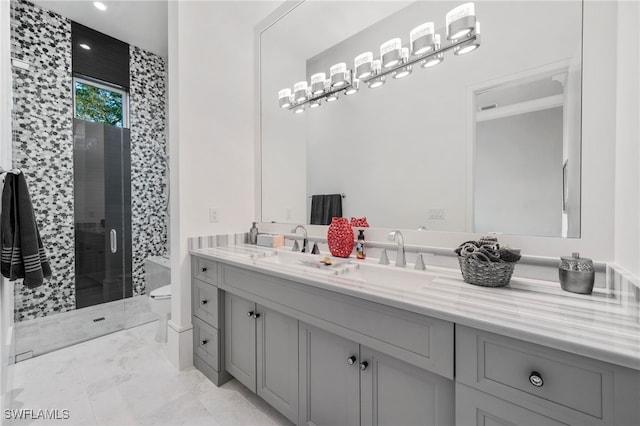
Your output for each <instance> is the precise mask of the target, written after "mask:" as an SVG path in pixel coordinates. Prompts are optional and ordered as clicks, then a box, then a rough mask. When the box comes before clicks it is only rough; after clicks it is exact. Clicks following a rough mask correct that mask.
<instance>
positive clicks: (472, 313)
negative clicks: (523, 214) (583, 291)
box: [191, 245, 640, 370]
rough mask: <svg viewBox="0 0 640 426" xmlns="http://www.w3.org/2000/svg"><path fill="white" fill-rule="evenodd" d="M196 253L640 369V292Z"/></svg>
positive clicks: (251, 254) (435, 270) (224, 251)
mask: <svg viewBox="0 0 640 426" xmlns="http://www.w3.org/2000/svg"><path fill="white" fill-rule="evenodd" d="M234 247H235V248H234ZM191 254H192V255H196V256H200V257H204V258H208V259H212V260H216V261H219V262H223V263H226V264H230V265H234V266H239V267H244V268H250V269H252V270H254V271H256V272H261V273H265V274H269V275H272V276H276V277H280V278H284V279H287V280H293V281H296V282H299V283H301V284H303V285H309V286H313V287H318V288H323V289H326V290H330V291H334V292H337V293H342V294H346V295H349V296H354V297H358V298H361V299H365V300H369V301H372V302H377V303H381V304H384V305H388V306H393V307H396V308H400V309H404V310H407V311H411V312H416V313H419V314H424V315H428V316H431V317H435V318H439V319H443V320H447V321H452V322H455V323H456V324H461V325H465V326H469V327H474V328H477V329H481V330H485V331H489V332H494V333H498V334H501V335H504V336H508V337H512V338H516V339H522V340H526V341H529V342H533V343H538V344H541V345H545V346H548V347H552V348H555V349H559V350H564V351H567V352H571V353H575V354H579V355H583V356H587V357H590V358H594V359H598V360H601V361H605V362H610V363H613V364H617V365H621V366H624V367H628V368H632V369H635V370H640V306H639V304H638V301H637V289H636V290H635V292H634V291H633V290H632V289H626V288H624V286H622V288H618V289H616V291H612V290H608V289H607V290H604V289H599V290H598V289H596V290H594V293H593V294H592V295H578V294H574V293H568V292H565V291H563V290H562V289H561V288H560V284H559V283H557V282H550V281H540V280H532V279H525V278H518V277H516V276H514V277H513V278H512V279H511V282H510V284H509V285H508V286H506V287H501V288H487V287H479V286H474V285H471V284H467V283H465V282H464V281H463V280H462V276H461V274H460V271H459V270H453V269H447V268H439V267H429V266H428V265H427V271H414V270H412V269H411V267H412V265H409V266H408V267H407V268H403V270H400V271H398V270H397V269H396V267H395V266H393V264H391V265H377V264H376V261H375V260H370V259H367V260H366V261H360V260H356V259H355V258H350V262H349V263H348V264H344V265H342V266H341V267H340V268H336V269H335V270H333V271H331V270H329V271H324V270H321V269H315V268H311V267H304V266H301V265H293V264H292V262H291V258H292V256H299V258H300V259H307V258H308V259H312V260H313V259H318V256H316V255H306V254H292V253H291V252H289V251H285V250H283V249H265V248H260V247H256V246H245V245H238V246H230V247H215V248H199V249H192V250H191ZM278 256H280V257H278ZM280 259H289V261H288V262H289V264H287V262H284V261H281V260H280ZM293 259H295V257H293Z"/></svg>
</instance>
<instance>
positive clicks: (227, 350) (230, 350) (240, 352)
mask: <svg viewBox="0 0 640 426" xmlns="http://www.w3.org/2000/svg"><path fill="white" fill-rule="evenodd" d="M255 310H256V307H255V303H253V302H251V301H250V300H247V299H244V298H242V297H239V296H236V295H234V294H231V293H227V292H225V296H224V320H225V323H224V356H225V360H224V366H225V369H226V370H227V371H228V372H229V373H230V374H231V375H232V376H233V377H235V378H236V379H238V381H239V382H240V383H242V384H243V385H245V386H246V387H247V388H249V389H251V390H252V391H253V392H255V391H256V320H255V318H254V317H253V316H251V314H252V313H254V312H255Z"/></svg>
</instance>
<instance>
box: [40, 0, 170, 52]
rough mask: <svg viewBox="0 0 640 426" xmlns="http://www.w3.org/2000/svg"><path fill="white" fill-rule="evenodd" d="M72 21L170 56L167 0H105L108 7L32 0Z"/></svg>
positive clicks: (84, 2)
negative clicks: (101, 7) (102, 8)
mask: <svg viewBox="0 0 640 426" xmlns="http://www.w3.org/2000/svg"><path fill="white" fill-rule="evenodd" d="M31 1H32V2H33V3H35V4H36V5H38V6H40V7H42V8H44V9H48V10H51V11H53V12H56V13H58V14H60V15H62V16H64V17H66V18H69V19H71V20H72V21H75V22H78V23H79V24H82V25H84V26H86V27H89V28H93V29H94V30H96V31H100V32H101V33H104V34H107V35H109V36H111V37H113V38H117V39H118V40H121V41H124V42H125V43H129V44H132V45H134V46H137V47H140V48H142V49H144V50H148V51H150V52H152V53H155V54H157V55H160V56H162V57H163V58H166V57H167V52H168V42H167V4H168V3H167V0H134V1H122V0H120V1H117V0H116V1H108V0H102V3H104V4H105V5H106V6H107V10H106V11H104V12H102V11H100V10H98V9H97V8H96V7H95V6H94V5H93V1H92V0H76V1H68V0H67V1H61V0H31Z"/></svg>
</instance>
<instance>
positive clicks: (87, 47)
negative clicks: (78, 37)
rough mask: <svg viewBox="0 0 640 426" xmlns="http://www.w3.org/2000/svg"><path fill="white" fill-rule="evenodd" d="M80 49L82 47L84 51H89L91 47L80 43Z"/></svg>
mask: <svg viewBox="0 0 640 426" xmlns="http://www.w3.org/2000/svg"><path fill="white" fill-rule="evenodd" d="M80 47H82V48H83V49H84V50H91V46H89V45H88V44H85V43H80Z"/></svg>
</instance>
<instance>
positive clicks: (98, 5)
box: [93, 1, 107, 12]
mask: <svg viewBox="0 0 640 426" xmlns="http://www.w3.org/2000/svg"><path fill="white" fill-rule="evenodd" d="M93 5H94V6H95V7H96V9H98V10H101V11H103V12H104V11H105V10H107V6H106V5H105V4H104V3H102V2H100V1H94V2H93Z"/></svg>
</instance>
